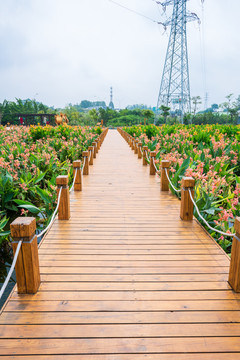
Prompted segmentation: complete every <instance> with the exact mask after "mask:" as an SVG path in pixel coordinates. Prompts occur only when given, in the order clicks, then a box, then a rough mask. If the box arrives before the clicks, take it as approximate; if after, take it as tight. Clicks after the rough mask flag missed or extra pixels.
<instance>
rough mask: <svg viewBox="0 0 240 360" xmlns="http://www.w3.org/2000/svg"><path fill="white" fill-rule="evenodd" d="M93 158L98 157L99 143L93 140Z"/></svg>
mask: <svg viewBox="0 0 240 360" xmlns="http://www.w3.org/2000/svg"><path fill="white" fill-rule="evenodd" d="M92 145H93V158H94V159H96V157H97V143H96V142H93V144H92Z"/></svg>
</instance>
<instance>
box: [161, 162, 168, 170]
mask: <svg viewBox="0 0 240 360" xmlns="http://www.w3.org/2000/svg"><path fill="white" fill-rule="evenodd" d="M161 164H162V168H163V169H168V168H170V161H169V160H162V161H161Z"/></svg>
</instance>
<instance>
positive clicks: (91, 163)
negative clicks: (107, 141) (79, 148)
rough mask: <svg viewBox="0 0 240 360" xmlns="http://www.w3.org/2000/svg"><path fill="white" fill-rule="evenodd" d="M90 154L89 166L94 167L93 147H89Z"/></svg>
mask: <svg viewBox="0 0 240 360" xmlns="http://www.w3.org/2000/svg"><path fill="white" fill-rule="evenodd" d="M88 152H89V165H93V146H89V147H88Z"/></svg>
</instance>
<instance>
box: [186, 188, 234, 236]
mask: <svg viewBox="0 0 240 360" xmlns="http://www.w3.org/2000/svg"><path fill="white" fill-rule="evenodd" d="M188 192H189V195H190V199H191V200H192V203H193V205H194V207H195V209H196V211H197V213H198V216H199V217H200V219H201V220H202V221H203V222H204V223H205V224H206V225H207V227H209V229H211V230H213V231H215V232H217V233H219V234H221V235H224V236H230V237H233V236H235V235H236V234H231V233H225V232H223V231H221V230H217V229H214V228H213V227H212V226H211V225H209V223H208V222H207V220H205V219H204V217H202V215H201V214H200V211H199V209H198V206H197V204H196V203H195V201H194V199H193V196H192V192H191V190H190V189H188Z"/></svg>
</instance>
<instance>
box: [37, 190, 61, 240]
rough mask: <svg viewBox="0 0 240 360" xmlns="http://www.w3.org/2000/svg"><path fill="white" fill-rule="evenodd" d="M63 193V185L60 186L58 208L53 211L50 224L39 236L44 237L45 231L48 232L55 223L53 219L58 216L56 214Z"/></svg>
mask: <svg viewBox="0 0 240 360" xmlns="http://www.w3.org/2000/svg"><path fill="white" fill-rule="evenodd" d="M61 193H62V186H61V188H60V190H59V194H58V201H57V207H56V209H55V211H54V213H53V215H52V218H51V221H50V223H49V224H48V226H47V227H46V228H45V229H44V230H43V231H42V232H40V234H38V235H37V237H38V238H40V237H42V236H43V235H44V234H45V232H46V231H47V230H48V229H49V228H50V226H51V225H52V223H53V221H54V219H55V216H56V214H57V211H58V208H59V204H60V199H61Z"/></svg>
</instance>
